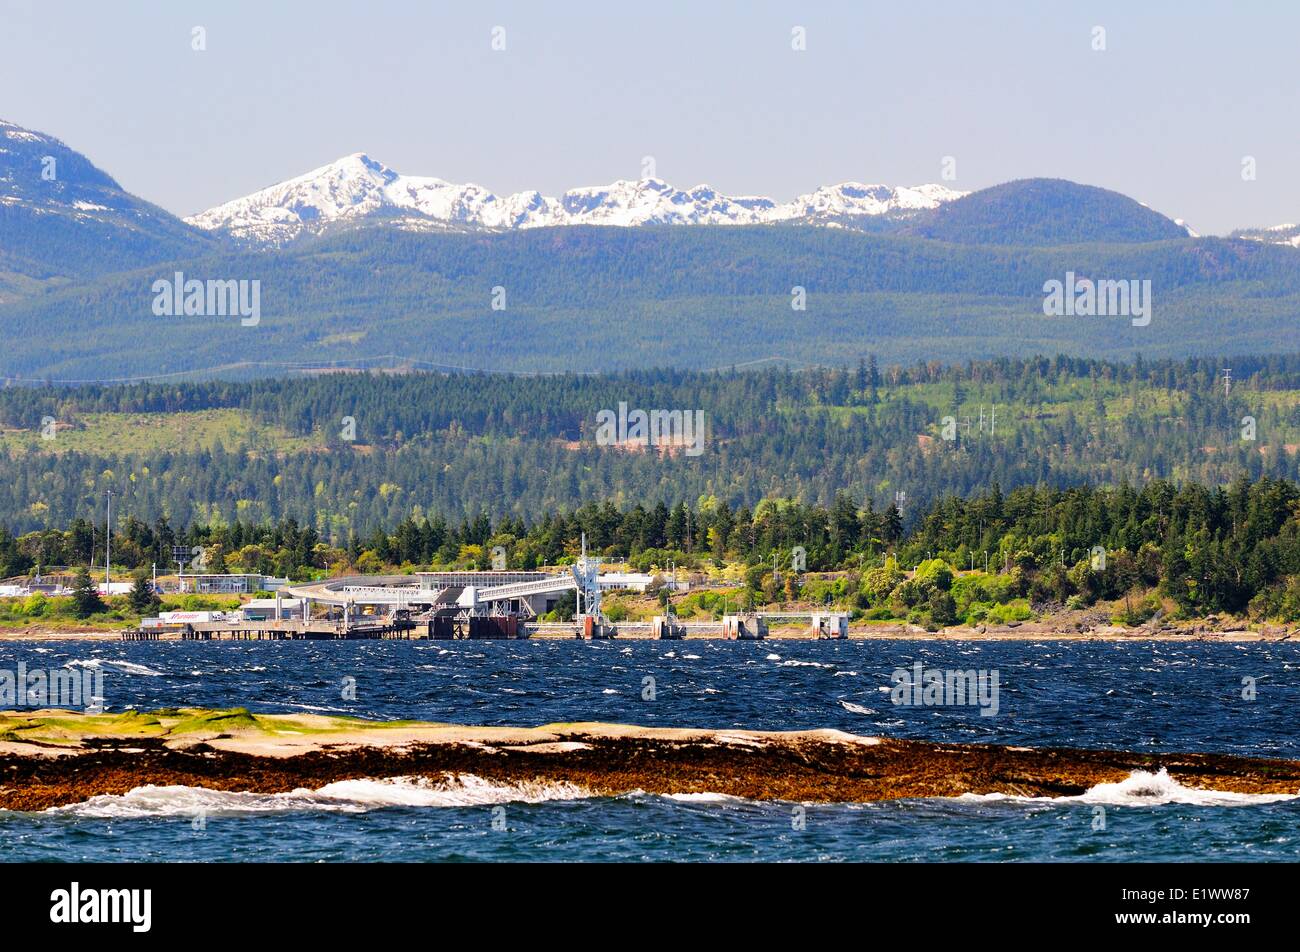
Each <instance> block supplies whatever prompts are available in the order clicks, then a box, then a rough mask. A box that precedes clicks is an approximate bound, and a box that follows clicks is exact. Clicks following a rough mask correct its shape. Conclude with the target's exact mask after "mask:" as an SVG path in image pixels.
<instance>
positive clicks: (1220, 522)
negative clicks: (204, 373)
mask: <svg viewBox="0 0 1300 952" xmlns="http://www.w3.org/2000/svg"><path fill="white" fill-rule="evenodd" d="M92 531H93V527H92V526H90V525H89V524H85V523H80V522H74V524H72V525H70V526H69V527H68V528H64V529H44V530H37V531H33V532H28V533H24V534H22V535H14V534H13V533H11V532H9V531H7V530H4V529H0V574H3V575H4V576H7V577H16V576H25V575H26V576H30V575H33V574H34V573H35V571H36V567H37V566H38V565H40V566H42V567H44V570H45V571H48V570H49V567H50V566H57V565H69V566H77V565H78V562H79V561H80V564H81V566H82V568H81V571H80V572H79V573H78V578H77V580H76V582H75V584H74V591H73V593H72V594H71V595H68V596H56V597H49V596H46V595H42V594H39V593H37V594H32V595H28V596H27V597H25V598H22V599H15V598H10V599H4V600H2V601H0V626H2V627H3V628H7V629H8V630H10V631H13V630H23V629H26V630H31V631H40V630H50V629H54V630H57V629H60V628H66V629H68V630H72V629H81V630H84V629H93V628H96V627H100V628H106V629H111V628H113V627H115V626H116V627H121V626H125V625H127V624H131V623H133V622H135V621H136V620H138V618H139V617H140V616H141V615H142V614H148V613H153V612H155V611H157V609H158V608H159V607H160V603H159V599H158V596H157V595H156V594H155V592H154V591H153V589H152V587H151V586H150V584H149V581H148V576H149V574H150V571H151V569H152V568H153V566H154V565H155V564H157V563H158V561H159V560H160V559H164V560H165V558H166V555H167V553H169V552H170V551H171V547H172V546H173V545H186V546H194V547H198V548H201V549H202V550H203V552H204V558H205V560H206V565H205V568H204V571H210V572H250V573H252V572H260V573H264V574H280V575H287V576H290V577H292V578H294V579H298V580H303V579H313V578H325V577H330V576H340V575H349V574H375V573H398V574H400V573H403V572H414V571H417V570H424V569H432V570H441V569H487V568H490V567H492V565H493V560H494V558H496V559H498V560H500V559H504V561H505V564H506V566H508V567H509V568H521V569H533V568H539V567H546V566H553V567H555V566H563V565H565V564H567V563H569V562H571V561H572V560H573V559H574V558H575V557H576V556H577V554H578V549H579V546H580V545H581V539H582V536H583V534H585V535H586V537H587V542H588V545H589V547H590V548H591V549H593V550H594V551H595V552H597V553H599V554H601V555H602V556H603V557H604V558H606V559H607V560H609V561H610V562H615V563H618V564H627V565H628V566H629V567H634V568H636V569H637V570H638V571H643V572H650V573H653V574H655V575H656V577H657V582H656V584H653V585H652V586H651V590H650V591H649V592H648V593H647V594H645V595H637V594H633V593H626V594H615V595H612V596H610V597H609V598H608V599H607V600H606V603H605V611H606V613H607V614H608V615H609V617H610V619H611V621H614V622H615V623H617V622H618V621H621V620H644V619H648V618H649V617H651V616H652V615H654V614H658V613H660V612H661V611H662V610H663V608H664V607H665V606H667V605H669V604H671V606H672V609H673V611H674V613H675V614H677V615H678V616H679V617H681V618H683V619H686V620H690V619H692V618H697V619H704V618H718V617H721V615H722V614H723V613H724V612H726V611H733V612H734V611H751V610H765V609H767V610H771V609H780V608H788V607H792V606H801V607H810V606H811V607H830V608H834V609H839V610H843V611H847V612H849V613H850V615H851V619H852V621H853V622H854V623H855V624H856V625H867V626H873V625H874V626H884V627H889V626H893V627H894V628H897V629H898V630H909V629H922V630H931V631H938V630H940V629H944V628H948V627H951V626H959V625H960V626H966V627H969V628H972V629H978V628H979V627H984V628H986V629H988V628H994V629H996V628H999V627H1007V626H1016V625H1019V624H1027V625H1030V626H1033V625H1035V623H1049V624H1050V623H1052V622H1053V621H1054V620H1057V619H1066V621H1067V622H1068V624H1071V625H1079V626H1080V627H1083V626H1086V627H1090V628H1097V627H1104V626H1107V625H1120V626H1127V627H1130V628H1131V627H1135V626H1146V627H1147V628H1148V629H1150V630H1156V629H1159V628H1161V627H1163V629H1164V630H1166V631H1175V632H1177V631H1187V630H1195V628H1194V626H1195V623H1196V622H1198V621H1200V620H1205V619H1209V624H1208V625H1207V624H1201V625H1200V629H1201V630H1205V629H1207V628H1208V629H1210V630H1216V629H1217V630H1224V629H1228V630H1237V629H1241V628H1244V627H1246V626H1248V625H1254V626H1260V625H1286V624H1290V623H1294V622H1297V621H1300V486H1297V484H1296V483H1294V482H1292V481H1289V480H1282V479H1274V478H1271V477H1267V476H1265V477H1260V478H1259V479H1256V480H1253V481H1252V480H1249V479H1246V478H1245V477H1242V478H1240V479H1238V480H1236V481H1234V482H1232V483H1231V484H1228V485H1225V486H1205V485H1200V484H1194V483H1188V484H1183V485H1175V484H1173V483H1171V482H1168V481H1164V480H1153V481H1151V482H1149V483H1148V484H1146V485H1145V486H1143V487H1141V488H1136V487H1131V486H1128V485H1125V484H1121V485H1119V486H1116V487H1091V486H1076V487H1070V488H1060V489H1057V488H1047V487H1022V488H1019V489H1015V490H1012V491H1010V492H1006V493H1004V492H1002V490H1001V489H1000V488H999V487H998V486H997V485H996V484H995V485H994V486H993V487H992V488H991V489H990V490H989V491H987V492H984V493H981V494H977V495H973V496H969V497H964V498H962V497H949V498H945V499H942V500H939V501H937V502H935V503H933V504H932V505H931V506H930V507H928V508H927V509H926V510H925V511H923V512H921V513H919V514H917V515H915V516H913V518H912V519H911V524H910V526H909V527H907V528H905V527H904V519H903V515H902V513H901V511H900V507H899V506H898V505H897V504H891V505H890V506H888V507H886V508H885V509H883V510H882V509H878V508H876V507H875V506H873V505H872V503H871V502H870V501H866V502H857V501H855V500H853V499H852V498H851V497H849V496H848V495H847V494H840V495H838V496H837V497H836V498H835V501H834V503H833V504H832V505H830V506H820V505H809V504H805V503H802V502H799V501H797V500H791V499H781V498H778V499H765V500H763V501H762V502H760V503H759V504H758V505H757V506H755V507H753V508H752V509H751V508H749V507H740V508H739V509H734V510H733V509H732V508H731V507H730V506H729V505H727V504H726V503H725V502H719V501H717V500H716V499H711V498H710V499H701V500H700V501H699V502H698V504H697V505H695V506H691V507H687V506H685V505H684V504H679V505H677V506H675V507H673V508H671V509H670V508H668V507H667V506H665V505H663V504H658V505H656V506H654V507H651V508H646V507H644V506H641V505H635V506H631V507H625V508H619V507H617V506H615V505H614V504H613V503H612V502H608V501H607V502H604V503H601V504H595V503H592V504H588V505H585V506H582V507H579V508H577V509H574V510H569V511H563V510H561V511H555V512H548V513H545V514H543V515H542V516H540V517H539V518H538V519H537V520H535V521H532V522H525V521H524V520H522V519H517V518H513V517H504V518H501V519H499V520H492V519H490V518H488V517H487V516H486V515H485V514H484V515H481V516H479V517H477V518H475V519H467V520H463V521H461V522H459V523H456V524H452V523H451V522H449V521H448V520H446V519H442V518H440V517H437V516H433V517H430V516H426V515H420V516H408V517H407V518H406V519H404V520H402V522H400V523H399V524H397V525H396V526H394V527H392V528H391V529H390V530H375V531H374V532H371V533H369V534H367V535H366V536H364V537H362V536H358V535H355V534H354V535H352V536H351V537H350V538H349V540H348V542H347V544H346V545H332V544H330V543H328V542H325V541H323V540H322V539H321V538H320V537H319V535H318V534H317V532H316V530H315V529H314V528H313V527H311V526H301V525H299V524H298V523H297V522H296V521H294V520H293V519H285V520H281V521H279V522H276V523H266V524H246V523H242V522H238V521H236V522H234V523H230V524H224V523H209V524H199V523H192V524H190V525H188V526H185V527H184V528H178V527H173V526H172V525H170V523H169V522H168V520H166V519H163V518H160V519H156V520H154V521H153V522H145V521H144V520H142V519H139V518H137V517H135V516H134V515H127V516H125V517H123V518H122V520H121V521H120V522H119V523H118V524H117V526H116V527H115V528H114V535H113V544H112V552H113V556H114V560H115V566H116V571H117V572H118V574H119V577H122V578H131V577H132V576H134V578H135V583H134V586H133V588H132V590H131V592H130V594H129V595H115V596H110V597H102V596H100V595H98V594H97V593H96V592H95V591H94V586H93V584H92V583H91V582H90V578H89V575H88V573H87V572H86V571H85V562H86V560H85V558H84V555H82V558H81V559H80V560H79V559H78V555H79V554H81V553H83V552H84V550H81V549H79V547H80V546H81V545H82V544H83V543H85V542H86V541H87V540H86V539H85V538H84V537H86V536H87V535H88V534H89V533H91V532H92ZM101 536H102V528H101ZM101 551H102V550H101ZM163 565H164V569H165V568H166V563H165V561H164V563H163ZM74 571H75V569H74ZM674 572H675V573H676V575H677V577H678V578H679V579H681V578H689V579H690V580H691V581H692V588H691V590H690V591H688V592H686V593H674V592H673V591H672V590H671V589H670V587H669V586H667V585H664V584H662V582H666V581H667V580H668V578H670V577H671V575H672V573H674ZM237 603H238V600H237V599H231V598H228V597H221V596H195V595H188V596H165V597H164V598H163V599H162V605H163V606H164V607H172V608H186V609H198V608H214V609H223V608H234V607H237ZM572 611H573V606H572V604H571V603H570V602H568V601H567V600H562V601H561V603H560V604H558V605H557V606H556V607H555V609H554V611H553V612H552V613H551V614H552V616H553V618H544V619H543V620H557V621H564V620H567V619H568V618H570V617H572ZM1180 626H1181V627H1180ZM1189 626H1192V627H1191V628H1190V629H1189ZM1031 630H1032V629H1031Z"/></svg>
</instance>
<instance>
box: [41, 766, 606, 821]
mask: <svg viewBox="0 0 1300 952" xmlns="http://www.w3.org/2000/svg"><path fill="white" fill-rule="evenodd" d="M592 796H595V794H592V793H591V792H589V791H587V790H585V789H583V788H582V787H579V786H577V785H576V784H571V783H563V782H560V783H543V782H521V783H509V784H505V783H497V782H495V781H491V780H485V779H483V778H482V777H477V776H475V775H473V774H458V775H456V776H453V777H448V778H446V779H444V780H430V779H429V778H427V777H394V778H391V779H384V780H369V779H363V780H339V781H335V782H334V783H328V784H326V785H325V786H323V787H321V788H320V789H319V790H308V789H306V788H299V789H297V790H293V791H290V792H288V793H247V792H240V791H231V790H209V789H208V788H206V787H186V786H179V785H176V786H163V787H159V786H154V785H152V784H150V785H148V786H144V787H136V788H135V789H134V790H130V791H128V792H126V793H124V794H120V795H119V794H103V795H100V796H96V797H91V798H90V799H89V800H86V801H84V802H82V803H73V804H69V805H67V806H61V807H52V808H50V809H49V810H47V811H46V812H47V813H56V814H65V815H71V816H77V817H87V818H92V819H141V818H145V817H197V816H214V815H216V816H222V815H224V816H238V815H241V814H260V813H285V812H291V811H325V812H334V813H365V812H367V811H370V810H376V809H381V808H384V807H474V806H485V805H490V804H498V803H544V802H546V801H549V800H582V799H586V798H588V797H592Z"/></svg>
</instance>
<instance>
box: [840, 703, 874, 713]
mask: <svg viewBox="0 0 1300 952" xmlns="http://www.w3.org/2000/svg"><path fill="white" fill-rule="evenodd" d="M840 707H842V708H844V710H846V711H848V712H849V713H851V714H875V713H876V712H875V711H873V710H872V709H871V708H869V707H863V706H862V705H861V704H854V703H853V702H852V701H840Z"/></svg>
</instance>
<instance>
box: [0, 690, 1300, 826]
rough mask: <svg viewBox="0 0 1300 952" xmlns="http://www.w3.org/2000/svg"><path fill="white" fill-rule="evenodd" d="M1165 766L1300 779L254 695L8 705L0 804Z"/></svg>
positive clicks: (1190, 783) (1048, 778)
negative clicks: (186, 704)
mask: <svg viewBox="0 0 1300 952" xmlns="http://www.w3.org/2000/svg"><path fill="white" fill-rule="evenodd" d="M1161 769H1163V770H1166V771H1167V772H1168V774H1169V776H1170V777H1171V778H1172V779H1173V780H1175V781H1176V782H1178V783H1179V784H1182V785H1183V786H1185V787H1191V788H1198V789H1203V790H1217V791H1225V792H1232V793H1255V794H1296V793H1298V792H1300V761H1289V760H1267V759H1260V758H1248V757H1235V756H1227V755H1217V754H1139V753H1131V752H1123V751H1099V750H1075V749H1034V748H1025V747H999V746H992V745H983V744H971V745H965V744H939V743H929V742H923V741H908V740H896V739H889V738H874V737H860V736H856V735H852V734H846V733H843V732H841V731H834V730H814V731H790V732H766V731H740V730H724V731H714V730H692V729H679V728H647V727H634V726H627V725H616V724H594V723H592V724H551V725H546V726H543V727H536V728H512V727H465V726H459V725H438V724H423V723H414V722H391V723H378V722H369V721H361V720H357V719H352V718H336V717H322V716H318V715H301V714H292V715H263V714H258V715H254V714H250V713H249V712H247V711H244V710H242V709H235V710H230V711H207V710H194V709H183V710H169V711H161V712H155V713H152V714H145V713H138V712H127V713H125V714H118V715H91V714H78V713H71V712H66V711H35V712H7V713H0V809H7V810H27V811H35V810H44V809H48V808H50V807H57V806H64V805H67V804H73V803H78V802H81V801H84V800H86V799H88V798H90V797H93V796H97V795H102V794H116V795H121V794H125V793H127V792H129V791H130V790H133V789H135V788H138V787H143V786H148V785H156V786H164V785H184V786H193V787H206V788H209V789H214V790H227V791H245V792H255V793H281V792H288V791H291V790H295V789H300V788H307V789H318V788H320V787H322V786H324V785H326V784H328V783H333V782H335V781H341V780H353V779H361V778H369V779H385V778H394V777H421V778H428V779H429V780H431V781H441V780H445V779H448V778H450V777H454V776H456V775H464V774H472V775H474V776H477V777H481V778H483V779H485V780H489V781H493V782H497V783H504V784H525V783H539V782H540V783H566V784H572V785H574V786H576V787H580V788H582V789H583V790H585V791H587V792H589V793H591V794H595V795H617V794H623V793H629V792H632V791H638V790H639V791H645V792H647V793H662V794H683V793H714V794H727V795H731V796H737V797H746V798H750V799H755V800H787V801H800V802H845V801H849V802H855V801H856V802H866V801H874V800H888V799H897V798H903V797H954V796H960V795H961V794H965V793H974V794H987V793H1001V794H1009V795H1017V796H1035V797H1061V796H1073V795H1078V794H1082V793H1084V792H1085V791H1087V790H1088V789H1089V788H1091V787H1094V786H1096V785H1097V784H1100V783H1116V782H1120V781H1122V780H1124V779H1126V778H1127V777H1129V776H1130V775H1131V774H1132V773H1133V772H1134V771H1148V772H1156V771H1158V770H1161Z"/></svg>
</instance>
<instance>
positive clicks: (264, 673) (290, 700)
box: [0, 640, 1300, 862]
mask: <svg viewBox="0 0 1300 952" xmlns="http://www.w3.org/2000/svg"><path fill="white" fill-rule="evenodd" d="M19 661H23V662H25V663H26V664H27V666H28V668H29V669H34V668H52V667H62V666H72V667H74V668H75V667H97V668H99V669H100V670H101V671H102V672H103V678H104V680H103V685H104V696H105V704H106V706H107V708H108V709H109V710H111V711H118V710H123V709H126V708H128V707H136V708H140V709H150V708H157V707H174V706H185V705H195V706H210V707H230V706H235V705H242V706H245V707H248V708H249V709H250V710H253V711H266V712H272V711H306V712H319V713H338V714H350V715H355V716H361V717H369V718H377V719H396V718H418V719H423V720H432V721H446V722H456V723H464V724H510V725H536V724H544V723H548V722H553V721H579V720H601V721H618V722H623V723H636V724H647V725H663V726H691V727H710V728H749V729H765V730H793V729H808V728H821V727H831V728H838V729H840V730H846V731H851V732H853V733H858V734H870V735H883V736H893V737H910V738H920V739H928V740H944V741H960V742H968V743H971V742H982V743H999V744H1018V745H1025V746H1036V747H1044V746H1073V747H1098V748H1114V749H1126V750H1139V751H1153V752H1155V751H1171V752H1173V751H1208V752H1217V753H1236V754H1246V755H1253V756H1270V757H1286V758H1300V727H1298V726H1297V718H1296V711H1297V710H1300V645H1296V644H1277V643H1269V644H1261V643H1242V644H1207V643H1193V644H1189V643H1181V644H1173V643H1149V642H1091V643H1085V642H1055V641H1044V642H1014V643H1011V642H1005V643H990V642H981V643H974V642H965V643H963V642H935V641H924V642H921V641H870V642H863V641H850V642H792V641H770V642H723V641H686V642H651V641H636V642H619V641H609V642H579V641H567V640H566V641H549V640H547V641H541V640H538V641H526V642H457V643H447V642H345V643H319V642H306V643H301V642H262V643H257V642H252V643H211V642H208V643H203V642H194V643H190V642H155V643H107V642H80V643H78V642H75V641H66V642H50V643H44V644H12V643H9V644H3V645H0V668H6V669H12V668H13V667H14V666H15V665H16V664H17V663H18V662H19ZM916 662H920V663H921V664H923V665H924V666H925V667H927V668H941V669H962V670H968V669H975V670H984V671H996V672H997V675H998V683H999V696H998V702H999V703H998V711H997V714H996V715H995V716H982V715H981V713H980V708H979V707H977V706H960V707H958V706H950V707H919V706H918V707H908V706H896V705H894V704H893V703H892V702H891V700H890V695H889V693H888V692H889V688H890V687H891V680H890V675H891V672H893V671H894V670H895V669H896V668H900V667H902V668H910V667H911V666H912V665H913V664H914V663H916ZM647 678H653V684H654V699H653V700H645V699H643V697H644V694H645V691H644V688H645V685H646V680H645V679H647ZM346 679H355V685H356V700H345V699H344V696H343V695H344V692H343V690H342V688H343V685H344V682H345V680H346ZM1247 687H1248V688H1250V689H1253V698H1252V699H1249V700H1248V699H1246V698H1245V697H1243V690H1244V689H1245V688H1247ZM1246 693H1247V694H1250V693H1252V691H1250V690H1248V691H1246ZM1296 793H1297V794H1300V791H1296ZM1297 858H1300V799H1297V798H1294V797H1289V796H1282V797H1247V796H1233V795H1228V794H1219V793H1213V792H1205V791H1193V790H1188V789H1185V788H1182V787H1180V786H1179V785H1178V784H1176V783H1175V782H1174V781H1172V780H1170V779H1169V778H1168V777H1167V776H1164V775H1163V774H1154V775H1152V774H1137V775H1135V776H1133V777H1130V778H1129V779H1128V780H1126V781H1125V782H1123V783H1121V784H1110V785H1102V786H1100V787H1097V788H1094V789H1093V790H1090V791H1088V793H1087V794H1085V795H1083V796H1081V797H1078V798H1072V799H1065V800H1045V799H1024V798H1014V797H1000V796H992V797H972V796H967V797H962V798H958V799H917V800H905V801H893V802H885V803H872V804H852V805H839V804H836V805H826V804H794V803H771V802H762V803H760V802H751V801H746V800H740V799H735V798H730V797H723V796H718V795H695V796H688V797H664V796H656V795H649V794H642V793H634V794H629V795H625V796H621V797H613V798H611V797H592V796H589V795H587V794H586V792H585V791H583V790H580V789H576V788H572V787H565V786H563V785H545V786H537V785H532V786H523V787H508V786H500V785H494V784H490V783H487V782H485V781H483V780H480V779H479V778H476V777H472V776H464V777H457V778H449V779H447V780H445V781H441V782H430V781H421V780H414V779H405V780H403V779H398V780H385V781H377V780H357V781H349V782H347V783H342V784H331V785H329V786H327V787H324V788H322V789H320V790H314V791H308V790H301V791H295V792H293V793H289V794H279V795H274V796H267V795H254V794H232V793H220V792H214V791H207V790H201V789H194V788H144V789H140V790H136V791H133V792H132V793H130V794H128V795H126V796H122V797H102V798H96V799H95V800H92V801H90V802H88V803H84V804H78V805H75V806H72V807H67V808H62V809H58V810H51V811H46V812H44V813H39V814H30V813H13V812H4V811H0V860H4V861H30V860H52V861H121V860H128V859H140V860H157V861H165V860H178V859H179V860H198V861H216V862H227V861H239V862H249V861H307V862H312V861H322V860H324V861H328V860H394V861H437V860H497V859H501V860H581V859H601V860H672V861H689V860H718V861H726V860H774V861H786V860H831V861H837V860H839V861H842V860H864V861H893V862H897V861H934V860H968V861H996V862H1010V861H1024V860H1066V861H1070V860H1077V861H1142V860H1149V861H1155V860H1174V861H1178V860H1227V861H1231V860H1242V861H1247V860H1295V859H1297Z"/></svg>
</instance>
